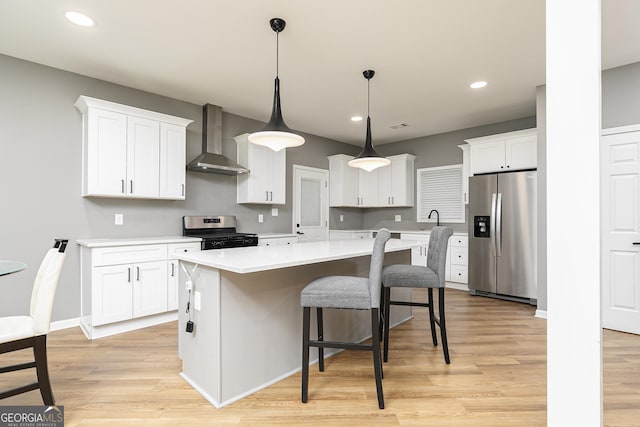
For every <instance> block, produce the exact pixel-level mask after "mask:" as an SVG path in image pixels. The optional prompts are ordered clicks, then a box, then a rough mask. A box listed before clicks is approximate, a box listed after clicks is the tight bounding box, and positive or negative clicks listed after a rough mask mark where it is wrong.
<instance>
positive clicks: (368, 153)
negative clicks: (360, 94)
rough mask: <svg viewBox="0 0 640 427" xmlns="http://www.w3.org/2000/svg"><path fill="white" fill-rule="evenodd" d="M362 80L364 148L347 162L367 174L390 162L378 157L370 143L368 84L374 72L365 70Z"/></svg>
mask: <svg viewBox="0 0 640 427" xmlns="http://www.w3.org/2000/svg"><path fill="white" fill-rule="evenodd" d="M362 74H363V75H364V78H365V79H367V136H366V138H365V140H364V148H363V149H362V151H361V152H360V154H358V155H357V156H356V157H355V158H354V159H352V160H349V163H348V164H349V166H351V167H354V168H360V169H364V170H366V171H367V172H371V171H372V170H374V169H377V168H379V167H381V166H387V165H389V164H391V160H389V159H387V158H385V157H382V156H380V154H378V153H377V152H376V150H374V148H373V142H372V141H371V117H369V98H370V97H369V82H370V80H371V79H372V78H373V76H374V75H375V71H373V70H366V71H364V72H363V73H362Z"/></svg>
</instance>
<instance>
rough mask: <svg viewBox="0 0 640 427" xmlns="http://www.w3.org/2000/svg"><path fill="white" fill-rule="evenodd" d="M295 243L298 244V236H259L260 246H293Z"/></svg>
mask: <svg viewBox="0 0 640 427" xmlns="http://www.w3.org/2000/svg"><path fill="white" fill-rule="evenodd" d="M294 243H298V237H297V236H289V235H283V236H280V235H271V236H260V235H258V246H274V245H291V244H294Z"/></svg>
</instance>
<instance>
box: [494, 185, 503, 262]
mask: <svg viewBox="0 0 640 427" xmlns="http://www.w3.org/2000/svg"><path fill="white" fill-rule="evenodd" d="M495 241H496V254H497V256H502V193H498V201H497V203H496V234H495Z"/></svg>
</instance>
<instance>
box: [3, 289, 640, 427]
mask: <svg viewBox="0 0 640 427" xmlns="http://www.w3.org/2000/svg"><path fill="white" fill-rule="evenodd" d="M422 295H423V294H422V293H420V292H416V296H418V297H420V296H422ZM414 313H415V318H414V319H413V320H411V321H409V322H406V323H405V324H403V325H400V326H398V327H396V328H394V329H392V331H391V337H390V348H391V350H390V354H389V363H387V364H385V367H384V368H385V370H384V374H385V379H384V381H383V387H384V394H385V403H386V409H385V410H379V409H378V407H377V401H376V391H375V384H374V379H373V367H372V361H371V353H369V352H357V351H346V352H342V353H340V354H338V355H336V356H334V357H332V358H330V359H328V360H327V362H326V371H325V372H324V373H322V374H320V373H319V372H318V371H317V367H316V366H313V367H312V369H311V376H310V383H309V403H307V404H302V403H300V374H297V375H293V376H291V377H289V378H287V379H285V380H283V381H281V382H279V383H277V384H275V385H273V386H271V387H269V388H267V389H265V390H262V391H260V392H258V393H255V394H253V395H251V396H249V397H247V398H245V399H243V400H241V401H239V402H236V403H234V404H232V405H229V406H227V407H225V408H223V409H220V410H217V409H215V408H214V407H213V406H211V405H210V404H209V403H208V402H207V401H206V400H205V399H204V398H202V397H201V396H200V395H199V394H198V393H197V392H196V391H195V390H193V389H192V388H191V387H190V386H189V385H187V384H186V383H185V382H184V381H183V380H182V379H181V378H180V377H179V376H178V373H179V372H180V367H181V365H180V360H179V359H178V357H177V351H176V349H177V338H176V337H177V334H176V328H177V324H176V323H169V324H165V325H160V326H157V327H153V328H148V329H144V330H140V331H135V332H131V333H127V334H122V335H118V336H114V337H109V338H103V339H100V340H96V341H87V340H86V338H85V337H84V335H82V333H81V332H80V330H79V329H78V328H73V329H67V330H64V331H57V332H52V333H51V334H50V336H49V366H50V371H51V377H52V382H53V385H54V394H55V396H56V400H57V403H58V404H60V405H64V407H65V418H66V420H65V421H66V425H67V426H110V425H117V426H125V425H128V426H143V425H153V426H201V425H202V426H204V425H209V426H210V425H216V426H221V425H274V426H275V425H278V426H281V425H322V426H325V425H337V426H345V425H352V426H356V425H367V426H369V425H391V426H392V425H419V426H427V425H434V426H474V427H478V426H543V425H545V423H546V337H545V334H546V321H545V320H542V319H537V318H535V317H533V313H534V307H531V306H529V305H526V304H519V303H513V302H507V301H500V300H495V299H490V298H484V297H470V296H469V295H468V294H467V293H465V292H462V291H456V290H451V289H447V315H448V327H447V330H448V332H449V343H450V344H449V345H450V351H451V365H445V363H444V360H443V357H442V351H441V349H440V347H437V348H434V347H433V346H432V344H431V341H430V340H431V339H430V337H429V334H428V333H427V331H428V324H427V321H426V311H425V310H421V309H418V310H415V311H414ZM256 327H259V325H256ZM238 338H239V339H242V338H241V337H238ZM326 339H330V337H326ZM255 351H260V349H259V348H256V349H255ZM15 359H16V357H15V356H11V359H10V360H9V359H8V358H7V357H6V355H5V358H4V359H2V360H3V362H9V361H14V360H15ZM11 375H13V378H11V379H7V377H8V375H7V374H5V375H4V376H2V377H1V378H2V380H0V381H1V382H0V388H4V387H5V386H10V385H11V383H13V382H15V381H18V380H19V379H20V378H18V377H20V376H24V375H25V373H14V374H11ZM604 393H605V397H604V407H605V409H604V422H605V425H612V426H614V425H615V426H623V425H624V426H633V425H635V426H640V336H635V335H629V334H623V333H619V332H612V331H604ZM1 404H2V405H9V404H20V405H41V404H42V401H41V400H40V395H39V393H38V392H37V391H35V392H30V393H27V394H24V395H22V396H15V397H13V398H11V399H7V400H4V401H2V402H1Z"/></svg>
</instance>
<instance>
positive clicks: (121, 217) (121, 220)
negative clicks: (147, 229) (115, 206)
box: [115, 214, 124, 225]
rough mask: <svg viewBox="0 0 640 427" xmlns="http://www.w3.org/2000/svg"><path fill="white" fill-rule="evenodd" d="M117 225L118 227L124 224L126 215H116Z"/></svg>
mask: <svg viewBox="0 0 640 427" xmlns="http://www.w3.org/2000/svg"><path fill="white" fill-rule="evenodd" d="M115 223H116V225H122V224H124V215H123V214H116V217H115Z"/></svg>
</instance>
